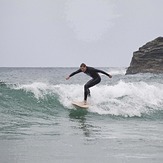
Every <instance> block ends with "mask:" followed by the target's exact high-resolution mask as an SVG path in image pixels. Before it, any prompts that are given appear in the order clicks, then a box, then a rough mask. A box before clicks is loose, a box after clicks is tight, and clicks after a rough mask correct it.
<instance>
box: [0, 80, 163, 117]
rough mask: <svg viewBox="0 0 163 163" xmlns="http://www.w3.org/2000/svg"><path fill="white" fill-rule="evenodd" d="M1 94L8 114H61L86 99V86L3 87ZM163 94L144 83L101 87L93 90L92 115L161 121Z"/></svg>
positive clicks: (0, 105) (155, 86)
mask: <svg viewBox="0 0 163 163" xmlns="http://www.w3.org/2000/svg"><path fill="white" fill-rule="evenodd" d="M0 90H1V93H0V97H1V99H0V108H5V110H6V108H9V109H8V112H10V113H11V114H17V113H18V114H26V115H29V114H32V112H36V111H38V112H43V113H47V114H48V112H49V114H51V112H55V111H60V112H61V111H63V110H65V109H75V108H73V106H72V105H71V102H72V101H73V100H75V101H81V100H82V99H83V85H82V84H50V83H46V82H33V83H30V84H14V85H13V84H5V83H1V85H0ZM162 90H163V84H161V83H150V84H149V83H146V82H142V81H141V82H125V81H123V80H120V81H119V82H117V83H116V84H113V85H106V84H101V85H97V86H95V87H93V88H91V97H90V98H89V99H88V102H89V104H90V108H89V109H88V112H93V113H97V114H100V115H111V116H122V117H135V116H136V117H144V116H145V117H153V118H158V116H160V114H162V112H163V107H162V106H163V91H162ZM13 108H15V109H16V110H14V109H13ZM12 109H13V110H14V111H13V113H12Z"/></svg>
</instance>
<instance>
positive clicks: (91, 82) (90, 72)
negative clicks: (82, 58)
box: [66, 63, 112, 105]
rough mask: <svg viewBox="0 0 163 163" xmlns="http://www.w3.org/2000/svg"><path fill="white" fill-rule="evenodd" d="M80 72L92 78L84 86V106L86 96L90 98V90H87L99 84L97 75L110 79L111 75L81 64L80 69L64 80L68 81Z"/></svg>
mask: <svg viewBox="0 0 163 163" xmlns="http://www.w3.org/2000/svg"><path fill="white" fill-rule="evenodd" d="M80 72H83V73H85V74H87V75H89V76H90V77H92V79H91V80H89V81H88V82H87V83H86V84H85V85H84V104H85V105H86V104H87V96H90V90H89V88H90V87H93V86H95V85H96V84H98V83H100V81H101V77H100V75H99V74H98V73H102V74H105V75H106V76H108V77H109V78H112V75H110V74H108V73H106V72H104V71H102V70H99V69H96V68H93V67H89V66H86V64H85V63H82V64H81V65H80V68H79V69H78V70H77V71H75V72H73V73H71V74H70V75H69V76H68V77H67V78H66V80H68V79H70V77H72V76H74V75H76V74H78V73H80Z"/></svg>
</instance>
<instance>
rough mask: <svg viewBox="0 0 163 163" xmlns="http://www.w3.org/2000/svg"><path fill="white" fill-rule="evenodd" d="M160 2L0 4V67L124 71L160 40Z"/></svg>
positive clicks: (17, 0)
mask: <svg viewBox="0 0 163 163" xmlns="http://www.w3.org/2000/svg"><path fill="white" fill-rule="evenodd" d="M162 9H163V1H162V0H0V67H3V66H5V67H8V66H13V67H14V66H16V67H40V66H41V67H44V66H45V67H56V66H63V67H69V66H70V67H72V66H79V65H80V63H81V62H85V63H86V64H88V65H91V66H95V67H98V66H101V67H102V66H103V67H105V66H107V67H126V66H129V64H130V61H131V57H132V54H133V51H136V50H138V48H139V47H140V46H142V45H143V44H145V43H146V42H148V41H150V40H153V39H155V38H156V37H158V36H163V10H162Z"/></svg>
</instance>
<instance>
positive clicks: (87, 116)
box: [0, 67, 163, 163]
mask: <svg viewBox="0 0 163 163" xmlns="http://www.w3.org/2000/svg"><path fill="white" fill-rule="evenodd" d="M76 69H77V68H0V145H1V147H2V148H1V149H0V162H12V163H13V162H16V163H19V162H21V163H22V162H28V163H34V162H35V163H36V162H39V163H40V162H118V163H119V162H142V163H144V162H148V163H149V162H158V163H161V162H162V161H163V156H162V153H163V137H162V135H163V80H162V79H163V75H162V74H136V75H125V72H126V68H107V67H104V68H99V69H102V70H104V71H106V72H108V73H110V74H111V75H112V76H113V78H112V79H109V78H108V77H107V76H105V75H101V78H102V82H101V83H100V84H98V85H96V86H94V87H92V88H91V89H90V90H91V97H90V98H88V103H89V104H90V107H89V109H88V110H80V109H76V108H74V107H73V106H72V104H71V102H72V101H74V100H75V101H82V100H83V86H84V84H85V83H86V82H87V81H88V80H89V79H90V77H88V76H86V75H85V74H83V73H80V74H77V75H75V76H73V77H72V78H71V79H70V80H68V81H67V80H65V78H66V76H67V75H69V74H70V73H71V72H73V71H75V70H76Z"/></svg>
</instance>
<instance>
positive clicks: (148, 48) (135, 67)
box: [126, 37, 163, 74]
mask: <svg viewBox="0 0 163 163" xmlns="http://www.w3.org/2000/svg"><path fill="white" fill-rule="evenodd" d="M136 73H163V37H158V38H156V39H155V40H153V41H151V42H148V43H146V44H145V45H144V46H142V47H140V48H139V50H138V51H136V52H134V53H133V57H132V60H131V63H130V66H129V67H128V69H127V71H126V74H136Z"/></svg>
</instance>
